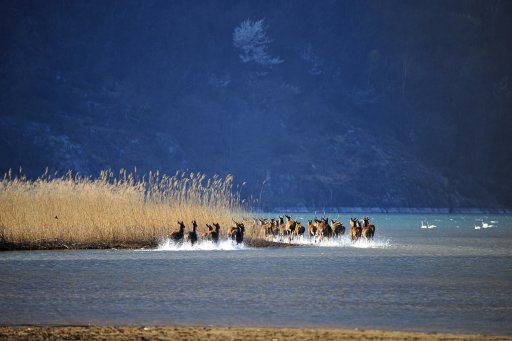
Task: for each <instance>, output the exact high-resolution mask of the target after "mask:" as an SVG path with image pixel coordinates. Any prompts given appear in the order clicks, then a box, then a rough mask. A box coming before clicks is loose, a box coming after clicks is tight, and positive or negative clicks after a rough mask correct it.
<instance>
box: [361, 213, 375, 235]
mask: <svg viewBox="0 0 512 341" xmlns="http://www.w3.org/2000/svg"><path fill="white" fill-rule="evenodd" d="M361 233H362V235H363V237H364V238H365V239H366V240H372V239H373V235H374V234H375V225H373V224H370V218H368V217H364V218H363V229H362V232H361Z"/></svg>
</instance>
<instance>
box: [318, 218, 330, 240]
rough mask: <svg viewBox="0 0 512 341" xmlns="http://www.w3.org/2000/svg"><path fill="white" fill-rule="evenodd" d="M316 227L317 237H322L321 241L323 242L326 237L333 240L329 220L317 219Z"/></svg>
mask: <svg viewBox="0 0 512 341" xmlns="http://www.w3.org/2000/svg"><path fill="white" fill-rule="evenodd" d="M315 222H316V227H317V232H316V233H317V235H318V236H319V237H320V240H323V238H324V237H326V238H331V237H332V228H331V226H330V225H329V219H328V218H322V219H320V220H318V219H315Z"/></svg>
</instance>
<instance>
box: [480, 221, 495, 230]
mask: <svg viewBox="0 0 512 341" xmlns="http://www.w3.org/2000/svg"><path fill="white" fill-rule="evenodd" d="M493 226H494V225H492V224H487V223H484V221H483V220H482V227H483V228H484V229H486V228H488V227H493Z"/></svg>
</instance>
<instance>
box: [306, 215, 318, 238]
mask: <svg viewBox="0 0 512 341" xmlns="http://www.w3.org/2000/svg"><path fill="white" fill-rule="evenodd" d="M316 230H317V228H316V225H315V224H314V223H313V220H308V237H309V238H311V237H313V239H314V240H315V243H316Z"/></svg>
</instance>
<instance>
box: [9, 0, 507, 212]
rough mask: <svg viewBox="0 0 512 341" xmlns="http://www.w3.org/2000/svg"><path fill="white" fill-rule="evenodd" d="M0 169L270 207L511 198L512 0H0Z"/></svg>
mask: <svg viewBox="0 0 512 341" xmlns="http://www.w3.org/2000/svg"><path fill="white" fill-rule="evenodd" d="M0 19H1V20H0V41H1V50H0V155H1V158H0V171H2V172H5V171H7V170H8V169H9V168H14V169H17V168H18V167H19V166H20V165H21V166H23V169H24V173H25V174H27V175H28V176H31V177H34V176H38V175H40V174H42V173H43V172H44V169H45V168H46V166H49V169H50V171H59V172H64V171H66V170H68V169H72V170H76V171H79V172H81V173H82V174H92V175H94V174H97V173H98V171H99V170H100V169H106V168H112V169H119V168H127V169H133V168H134V167H137V172H138V173H144V172H146V171H148V170H151V169H159V170H160V171H162V172H166V173H171V174H172V173H174V172H175V170H176V169H182V170H189V171H203V172H206V173H207V174H210V175H213V174H221V175H225V174H228V173H230V174H233V175H234V176H235V179H236V180H237V181H239V182H240V183H241V182H243V181H246V182H247V184H246V185H245V186H243V187H241V188H242V197H246V196H248V195H251V194H252V196H253V197H254V198H256V199H258V200H259V204H257V206H258V207H261V208H265V209H272V208H274V207H278V206H281V207H282V206H288V207H289V206H294V207H307V208H310V209H322V208H324V207H348V206H357V207H450V208H457V207H480V208H511V207H512V180H511V177H510V174H512V158H511V154H512V153H511V150H510V146H511V145H512V136H511V127H512V125H511V120H512V119H511V108H512V84H511V76H512V64H511V63H510V60H512V41H511V40H510V32H511V31H512V27H511V26H512V3H511V2H510V1H499V0H482V1H476V0H467V1H321V2H315V1H192V2H191V1H172V2H169V1H107V2H106V1H87V2H83V1H71V2H70V1H51V2H47V1H0Z"/></svg>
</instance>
